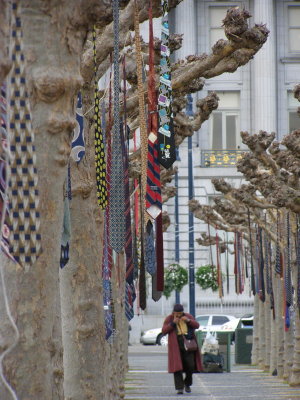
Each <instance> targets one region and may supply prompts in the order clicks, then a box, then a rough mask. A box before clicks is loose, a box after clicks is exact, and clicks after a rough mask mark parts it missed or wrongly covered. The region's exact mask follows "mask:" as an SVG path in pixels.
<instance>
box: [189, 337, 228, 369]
mask: <svg viewBox="0 0 300 400" xmlns="http://www.w3.org/2000/svg"><path fill="white" fill-rule="evenodd" d="M195 334H196V337H197V341H198V344H199V346H200V347H201V346H202V344H203V342H204V339H205V337H206V332H202V331H196V332H195ZM231 336H232V333H231V332H217V339H218V342H219V352H220V354H222V356H223V358H224V367H223V370H224V371H227V372H230V371H231V359H230V344H231Z"/></svg>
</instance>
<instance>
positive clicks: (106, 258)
mask: <svg viewBox="0 0 300 400" xmlns="http://www.w3.org/2000/svg"><path fill="white" fill-rule="evenodd" d="M111 103H112V93H111V80H110V84H109V113H108V115H109V122H108V129H107V131H106V137H105V139H106V147H107V160H106V181H107V196H108V198H107V200H108V204H107V207H106V209H105V212H104V230H103V258H102V260H103V261H102V285H103V306H104V323H105V339H106V340H109V339H110V338H111V337H112V334H113V331H114V315H113V299H112V288H111V273H112V266H113V255H112V249H111V247H110V245H109V222H110V221H109V215H110V209H109V208H110V177H111V132H110V129H111V125H112V115H111ZM102 126H103V123H102Z"/></svg>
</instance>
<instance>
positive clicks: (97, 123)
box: [93, 25, 107, 209]
mask: <svg viewBox="0 0 300 400" xmlns="http://www.w3.org/2000/svg"><path fill="white" fill-rule="evenodd" d="M93 55H94V86H95V87H94V97H95V98H94V102H95V107H94V128H95V164H96V183H97V199H98V204H99V206H100V208H102V209H105V207H106V206H107V187H106V165H105V154H104V141H103V134H102V129H101V112H100V100H99V92H98V79H97V70H98V65H97V53H96V26H95V25H94V28H93Z"/></svg>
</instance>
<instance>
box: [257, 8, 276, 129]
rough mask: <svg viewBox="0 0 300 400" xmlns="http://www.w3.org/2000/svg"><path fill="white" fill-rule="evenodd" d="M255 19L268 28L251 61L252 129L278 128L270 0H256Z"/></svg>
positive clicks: (273, 37) (273, 14) (272, 12)
mask: <svg viewBox="0 0 300 400" xmlns="http://www.w3.org/2000/svg"><path fill="white" fill-rule="evenodd" d="M253 21H254V22H255V23H264V24H266V25H267V28H268V29H269V31H270V34H269V37H268V40H267V42H266V43H265V44H264V45H263V47H262V49H261V50H260V51H259V52H258V53H257V54H256V55H255V56H254V60H253V61H252V66H253V69H252V77H251V78H252V107H253V115H252V133H258V132H259V130H265V131H267V132H276V131H277V114H276V52H275V40H276V38H275V10H274V4H273V0H255V1H254V15H253Z"/></svg>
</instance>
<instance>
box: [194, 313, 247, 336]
mask: <svg viewBox="0 0 300 400" xmlns="http://www.w3.org/2000/svg"><path fill="white" fill-rule="evenodd" d="M196 320H197V321H198V322H199V324H200V327H199V330H201V331H204V332H206V331H208V330H209V331H219V330H220V329H221V327H222V326H223V325H224V324H226V323H230V322H232V323H238V322H239V318H236V317H234V316H233V315H224V314H205V315H198V316H197V317H196Z"/></svg>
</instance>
